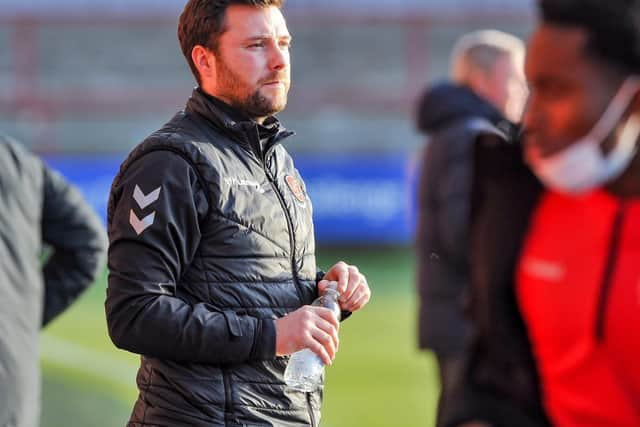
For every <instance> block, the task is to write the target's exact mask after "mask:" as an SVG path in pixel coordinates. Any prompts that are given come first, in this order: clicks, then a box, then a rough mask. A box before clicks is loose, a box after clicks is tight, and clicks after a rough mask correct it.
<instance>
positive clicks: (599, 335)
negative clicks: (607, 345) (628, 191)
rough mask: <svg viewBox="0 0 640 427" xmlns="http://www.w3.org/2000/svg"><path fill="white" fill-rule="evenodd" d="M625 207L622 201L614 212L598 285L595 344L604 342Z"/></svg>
mask: <svg viewBox="0 0 640 427" xmlns="http://www.w3.org/2000/svg"><path fill="white" fill-rule="evenodd" d="M626 206H627V205H626V203H625V201H622V202H621V204H620V206H619V207H618V210H617V211H616V216H615V218H614V220H613V230H612V232H611V240H610V243H609V252H608V254H607V263H606V264H605V269H604V276H603V277H602V284H601V285H600V295H599V298H598V303H597V304H598V308H597V311H596V325H595V337H596V342H602V341H603V340H604V327H605V320H606V311H607V303H608V302H609V295H610V293H611V286H612V285H613V273H614V272H615V267H616V261H617V259H618V252H619V251H620V238H621V236H622V225H623V220H624V215H625V213H626Z"/></svg>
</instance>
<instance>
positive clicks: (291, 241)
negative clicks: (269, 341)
mask: <svg viewBox="0 0 640 427" xmlns="http://www.w3.org/2000/svg"><path fill="white" fill-rule="evenodd" d="M269 152H270V151H269ZM269 152H267V153H269ZM266 158H267V157H266V156H265V159H266ZM265 162H266V160H263V162H262V167H263V168H264V172H265V174H266V175H267V179H268V180H269V184H271V188H273V191H274V192H275V193H276V195H277V196H278V201H280V206H281V207H282V210H283V211H284V216H285V218H286V219H287V228H288V229H289V246H290V248H291V249H290V250H291V276H292V277H293V284H294V285H295V287H296V292H297V294H298V298H300V301H301V302H303V301H304V299H303V297H302V289H300V283H299V282H298V274H297V272H296V240H295V236H294V234H293V220H292V219H291V215H290V214H289V211H288V210H287V205H286V203H285V202H284V197H283V196H282V194H280V190H278V186H277V185H276V181H275V178H274V177H273V176H272V175H271V171H269V170H268V168H267V165H266V163H265Z"/></svg>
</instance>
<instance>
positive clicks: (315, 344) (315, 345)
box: [305, 337, 331, 365]
mask: <svg viewBox="0 0 640 427" xmlns="http://www.w3.org/2000/svg"><path fill="white" fill-rule="evenodd" d="M305 347H306V348H308V349H309V350H311V351H313V352H314V353H315V354H317V355H318V357H320V359H322V363H324V364H325V365H331V357H330V356H329V353H327V350H326V349H325V348H324V346H323V345H322V344H320V342H319V341H316V340H315V339H314V338H313V337H310V338H309V342H308V343H307V345H305Z"/></svg>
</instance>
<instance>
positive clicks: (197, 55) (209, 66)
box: [191, 45, 216, 81]
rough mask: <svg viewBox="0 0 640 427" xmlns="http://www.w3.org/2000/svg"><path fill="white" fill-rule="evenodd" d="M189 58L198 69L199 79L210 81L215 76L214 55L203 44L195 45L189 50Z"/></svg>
mask: <svg viewBox="0 0 640 427" xmlns="http://www.w3.org/2000/svg"><path fill="white" fill-rule="evenodd" d="M191 59H192V60H193V63H194V64H195V66H196V68H197V69H198V73H199V74H200V80H202V81H205V80H206V81H211V80H214V81H215V78H216V57H215V55H214V54H213V52H211V51H210V50H209V49H207V48H206V47H204V46H201V45H196V46H194V48H193V49H192V50H191Z"/></svg>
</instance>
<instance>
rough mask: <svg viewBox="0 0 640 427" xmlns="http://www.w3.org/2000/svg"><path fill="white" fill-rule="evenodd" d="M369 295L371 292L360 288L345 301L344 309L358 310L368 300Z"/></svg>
mask: <svg viewBox="0 0 640 427" xmlns="http://www.w3.org/2000/svg"><path fill="white" fill-rule="evenodd" d="M370 296H371V294H370V293H369V292H368V291H367V290H366V289H365V288H360V289H358V290H357V291H356V292H355V293H354V294H353V296H352V297H351V299H350V300H349V301H347V303H346V304H345V307H344V309H345V310H347V311H351V312H353V311H358V310H360V309H361V308H362V307H364V306H365V305H366V304H367V303H368V302H369V298H370Z"/></svg>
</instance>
